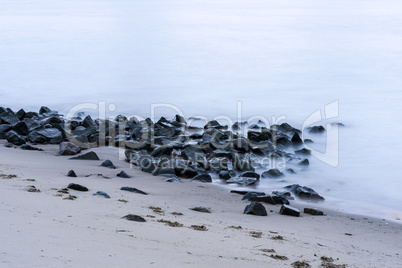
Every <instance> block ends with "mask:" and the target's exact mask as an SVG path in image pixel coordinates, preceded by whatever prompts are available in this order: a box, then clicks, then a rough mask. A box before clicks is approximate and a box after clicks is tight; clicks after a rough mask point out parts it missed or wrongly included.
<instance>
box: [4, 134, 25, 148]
mask: <svg viewBox="0 0 402 268" xmlns="http://www.w3.org/2000/svg"><path fill="white" fill-rule="evenodd" d="M6 138H7V141H8V142H11V143H12V144H14V145H17V146H19V145H22V144H25V140H24V138H23V137H21V136H20V135H18V134H17V133H16V132H15V131H14V130H10V131H9V132H7V134H6Z"/></svg>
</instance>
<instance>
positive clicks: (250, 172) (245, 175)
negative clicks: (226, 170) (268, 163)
mask: <svg viewBox="0 0 402 268" xmlns="http://www.w3.org/2000/svg"><path fill="white" fill-rule="evenodd" d="M240 177H247V178H256V179H257V180H259V179H260V175H259V174H257V173H255V172H252V171H247V172H244V173H242V174H241V175H240Z"/></svg>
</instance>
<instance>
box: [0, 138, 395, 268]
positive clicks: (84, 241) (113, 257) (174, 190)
mask: <svg viewBox="0 0 402 268" xmlns="http://www.w3.org/2000/svg"><path fill="white" fill-rule="evenodd" d="M4 143H5V141H0V159H1V161H0V163H1V166H0V171H1V172H0V173H3V174H15V175H17V177H16V178H11V179H2V180H0V182H1V188H0V190H1V193H0V194H1V195H2V196H3V197H4V198H3V200H4V201H2V209H1V216H2V218H3V219H4V223H3V226H5V228H6V229H5V230H7V231H5V232H2V235H1V239H3V241H9V242H8V245H6V244H3V246H1V251H2V252H3V260H2V262H3V264H8V265H9V266H12V267H26V266H28V264H29V266H30V267H44V266H49V265H50V266H59V267H60V266H63V267H77V266H79V267H83V266H95V265H96V266H99V267H106V266H110V265H111V264H113V265H119V266H121V267H132V263H133V262H134V261H135V263H136V264H137V263H138V264H142V265H151V264H152V265H153V266H155V267H163V266H164V267H166V264H169V265H175V266H178V267H184V266H195V267H199V266H205V265H211V266H217V265H219V266H222V267H229V266H231V267H240V266H242V267H243V266H244V265H252V266H253V267H260V266H261V267H262V266H266V265H267V264H268V265H271V266H275V267H292V263H295V262H297V261H300V262H302V261H306V262H307V263H309V264H310V265H311V267H321V266H320V265H330V263H328V262H325V261H323V259H321V257H323V256H324V257H328V258H332V259H333V264H336V265H342V264H345V265H347V267H378V266H379V265H381V266H382V267H397V266H398V265H400V264H401V263H402V256H400V255H398V254H399V249H400V248H402V242H401V241H400V239H398V234H399V233H400V231H402V225H401V224H399V223H395V222H389V221H384V220H381V219H376V218H371V217H365V216H359V215H353V214H345V213H342V212H338V211H334V210H327V209H325V210H324V212H325V213H326V214H327V215H326V216H311V215H308V214H304V213H302V215H301V217H290V216H284V215H280V214H279V213H278V212H279V209H280V205H276V206H274V205H268V204H264V206H265V207H266V209H267V211H268V216H267V217H260V216H253V215H245V214H243V210H244V207H245V206H246V205H247V204H248V202H247V201H242V200H241V196H240V195H237V194H231V193H230V191H229V190H228V189H227V188H224V187H220V186H217V185H215V184H207V183H202V182H197V181H190V180H185V179H183V180H182V181H183V183H181V184H176V183H167V182H164V179H165V178H164V177H160V176H153V175H152V174H147V173H144V172H141V171H139V170H138V169H135V168H133V169H130V164H129V163H128V162H126V161H123V160H119V157H118V152H117V148H106V147H103V148H93V149H90V151H94V152H96V153H97V154H98V155H99V157H100V159H101V160H100V161H88V160H67V159H68V158H70V157H69V156H58V155H57V154H58V145H37V146H36V147H39V148H43V149H44V151H43V152H40V151H24V150H21V149H18V148H16V149H13V148H5V147H4V146H3V145H4ZM106 159H110V160H112V162H113V163H114V164H115V165H116V167H117V168H116V169H108V168H106V167H101V166H100V164H101V163H102V161H103V160H106ZM70 169H73V170H74V171H75V172H76V173H77V176H78V177H77V178H70V177H67V176H66V174H67V172H68V171H69V170H70ZM122 170H124V171H126V172H127V173H128V174H130V175H132V178H130V179H124V178H118V177H116V174H117V173H118V172H120V171H122ZM99 173H101V174H103V175H104V176H107V177H110V178H111V179H104V178H101V177H98V176H90V177H85V176H86V175H89V174H99ZM27 179H28V180H32V179H34V180H35V181H26V180H27ZM71 182H74V183H79V184H82V185H84V186H86V187H88V188H89V189H90V191H89V192H82V193H81V192H78V191H74V190H70V191H69V192H70V194H72V195H75V196H77V197H78V198H77V199H75V200H64V199H63V198H65V197H67V196H68V195H66V194H63V196H55V195H58V192H57V190H60V189H62V188H65V187H67V185H68V184H69V183H71ZM30 185H35V187H36V188H37V189H39V190H40V192H28V191H27V190H28V186H30ZM123 186H130V187H136V188H138V189H140V190H143V191H145V192H147V193H148V195H139V194H135V193H130V192H124V191H121V190H120V187H123ZM96 191H105V192H107V193H108V194H109V195H110V196H111V198H110V199H106V198H104V197H102V196H93V195H92V194H93V193H95V192H96ZM119 199H124V200H127V201H128V202H127V203H124V202H120V201H118V200H119ZM194 206H207V207H211V210H212V213H200V212H196V211H192V210H190V209H189V208H190V207H194ZM292 206H294V207H297V208H299V209H302V208H303V207H304V204H300V203H298V202H294V201H293V202H292ZM149 207H154V208H160V211H159V212H158V210H152V209H150V208H149ZM130 213H132V214H136V215H139V216H142V217H144V218H145V219H146V221H147V222H145V223H138V222H130V221H127V220H125V219H121V218H122V217H123V216H125V215H127V214H130ZM171 213H176V214H177V215H173V214H171ZM180 213H181V214H183V215H179V214H180ZM158 220H159V222H158ZM160 221H162V222H160ZM163 221H165V222H166V221H171V222H173V223H174V222H177V223H179V224H183V226H182V227H170V226H167V225H166V223H165V222H163ZM192 225H199V226H205V228H207V229H208V230H207V231H199V230H194V229H192V228H191V226H192ZM238 226H241V229H240V228H239V227H238ZM278 236H281V237H283V240H282V239H279V240H274V239H275V237H278ZM33 245H35V246H33ZM272 249H273V250H274V252H273V251H272ZM271 255H272V256H271ZM21 256H24V258H21ZM140 256H141V257H140ZM283 257H286V258H287V260H281V258H283ZM324 259H325V258H324ZM322 267H344V266H322Z"/></svg>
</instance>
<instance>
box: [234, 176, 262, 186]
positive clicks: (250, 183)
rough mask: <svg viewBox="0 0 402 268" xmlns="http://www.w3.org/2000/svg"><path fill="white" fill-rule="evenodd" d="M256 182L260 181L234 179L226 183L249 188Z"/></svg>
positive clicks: (242, 178)
mask: <svg viewBox="0 0 402 268" xmlns="http://www.w3.org/2000/svg"><path fill="white" fill-rule="evenodd" d="M256 181H258V180H257V179H256V178H251V177H234V178H230V179H229V180H227V181H226V183H237V184H240V185H243V186H248V185H252V184H254V183H255V182H256Z"/></svg>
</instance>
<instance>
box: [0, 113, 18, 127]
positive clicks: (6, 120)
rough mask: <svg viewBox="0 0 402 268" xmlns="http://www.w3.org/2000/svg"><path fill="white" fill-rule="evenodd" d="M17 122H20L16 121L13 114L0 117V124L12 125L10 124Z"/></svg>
mask: <svg viewBox="0 0 402 268" xmlns="http://www.w3.org/2000/svg"><path fill="white" fill-rule="evenodd" d="M19 121H20V120H18V118H17V117H16V116H15V115H13V114H7V115H3V116H0V124H8V125H12V124H15V123H18V122H19Z"/></svg>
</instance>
